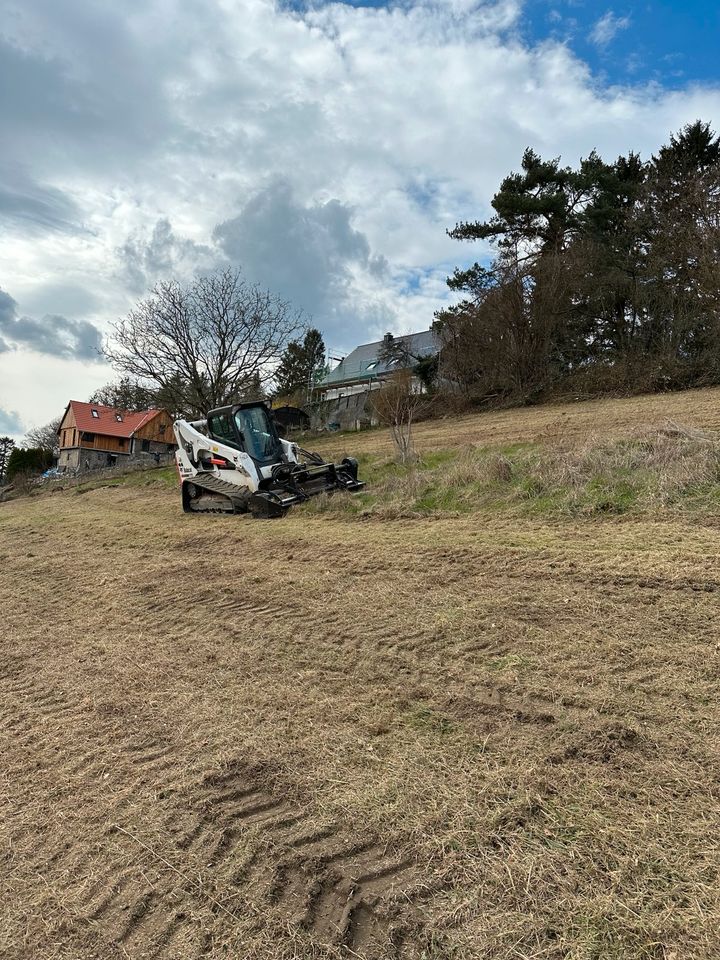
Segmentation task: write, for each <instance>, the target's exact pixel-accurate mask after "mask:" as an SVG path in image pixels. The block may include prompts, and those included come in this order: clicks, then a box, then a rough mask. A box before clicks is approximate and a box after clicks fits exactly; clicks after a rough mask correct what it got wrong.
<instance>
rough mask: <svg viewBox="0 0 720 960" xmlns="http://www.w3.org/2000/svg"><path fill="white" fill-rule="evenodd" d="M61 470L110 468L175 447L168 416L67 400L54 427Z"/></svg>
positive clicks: (163, 412)
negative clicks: (60, 420)
mask: <svg viewBox="0 0 720 960" xmlns="http://www.w3.org/2000/svg"><path fill="white" fill-rule="evenodd" d="M58 436H59V438H60V444H59V446H60V456H59V458H58V467H60V469H61V470H77V469H80V470H90V469H92V468H97V467H112V466H114V465H115V464H116V463H118V462H120V461H123V460H129V459H131V458H135V459H141V456H142V454H143V453H145V454H148V453H149V454H156V453H169V452H170V451H171V450H174V449H175V436H174V434H173V431H172V417H171V416H170V414H169V413H168V412H167V410H141V411H139V412H137V413H135V412H130V411H128V410H118V409H116V408H115V407H104V406H102V404H99V403H81V402H80V401H79V400H71V401H70V403H69V404H68V405H67V409H66V410H65V415H64V416H63V418H62V422H61V424H60V427H59V429H58Z"/></svg>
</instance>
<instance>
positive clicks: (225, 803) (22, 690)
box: [0, 665, 419, 960]
mask: <svg viewBox="0 0 720 960" xmlns="http://www.w3.org/2000/svg"><path fill="white" fill-rule="evenodd" d="M15 667H16V669H14V670H10V671H8V670H6V671H4V672H2V673H0V711H1V712H0V748H2V749H3V754H4V757H5V758H6V761H7V765H8V769H10V770H11V771H12V775H13V782H14V785H15V788H16V789H18V790H20V789H22V788H23V787H24V788H26V789H25V792H26V791H27V788H30V787H32V786H33V785H35V781H36V778H37V775H38V774H37V770H38V769H40V770H42V772H43V777H44V781H43V783H45V784H47V789H46V791H45V795H42V796H41V794H40V792H38V791H37V790H36V792H35V797H36V802H37V809H35V807H33V806H30V808H29V809H28V810H26V811H25V815H24V816H23V817H22V818H16V821H17V822H15V821H12V822H11V829H12V832H13V839H14V842H15V844H16V845H17V849H18V850H19V851H21V853H22V857H23V860H24V863H25V864H26V868H27V869H29V870H31V871H34V872H37V873H41V874H42V875H43V876H44V877H45V878H46V881H47V883H48V884H53V883H55V884H56V885H57V886H58V888H59V889H62V890H63V891H64V892H65V893H66V898H67V902H68V903H69V904H70V905H71V910H72V914H73V916H74V917H75V921H76V923H77V924H78V925H79V927H80V928H82V929H86V930H88V931H91V932H92V935H93V936H94V937H96V938H99V940H100V941H101V942H102V943H103V944H105V946H106V948H107V951H108V956H110V955H115V954H116V953H117V955H118V956H123V957H130V958H134V957H138V958H140V957H152V958H155V960H180V958H184V957H188V958H190V957H197V958H200V957H204V956H206V955H208V954H209V953H210V952H211V951H212V947H211V946H210V945H209V941H208V939H207V936H206V934H207V930H208V928H209V929H211V930H212V932H213V938H215V939H218V940H219V939H222V938H223V937H227V936H231V935H232V932H233V929H234V926H235V922H236V921H238V922H239V918H240V916H241V915H247V912H248V910H249V911H250V913H252V914H254V915H255V916H256V917H257V919H258V922H259V923H272V924H275V925H278V926H279V927H280V928H282V927H283V926H287V925H288V924H289V925H290V926H292V927H293V928H294V929H296V930H297V931H298V933H299V935H301V936H305V937H306V938H307V941H308V943H309V944H315V945H316V946H317V947H336V948H348V949H349V950H350V951H353V952H354V953H355V954H357V955H359V956H361V957H367V958H374V957H378V958H379V957H384V956H387V950H388V949H389V945H390V943H391V939H392V933H393V929H394V925H396V923H397V922H398V919H399V918H400V917H401V915H402V914H403V912H404V911H405V912H406V911H407V909H408V903H409V900H410V899H412V898H411V895H410V891H411V890H412V888H413V887H414V886H415V885H416V884H417V881H418V879H419V871H418V868H417V867H416V865H415V864H414V862H412V861H411V860H408V859H403V858H402V857H400V856H399V855H398V854H396V853H395V852H393V851H392V850H391V849H388V848H386V847H385V846H384V845H382V844H381V843H379V842H378V841H377V840H376V839H375V838H367V837H364V836H361V835H360V836H359V835H358V834H357V833H355V832H354V831H353V830H352V829H350V828H349V827H348V826H347V825H345V824H342V823H335V822H325V823H319V824H318V822H317V820H315V819H314V818H313V811H312V810H305V809H303V808H302V806H301V805H300V804H299V803H298V801H297V800H296V799H295V798H294V797H289V796H286V795H284V794H283V791H281V790H279V789H278V787H277V785H276V784H275V783H274V782H270V779H269V778H268V777H267V776H266V771H264V769H263V768H262V767H257V766H252V765H250V764H248V763H245V762H242V761H239V762H237V763H236V764H234V765H232V764H231V765H230V766H229V767H228V769H226V770H225V772H223V773H221V774H218V773H217V772H207V767H206V772H205V773H203V772H202V769H201V767H202V763H201V761H200V760H195V761H194V766H195V773H194V774H193V776H192V777H191V779H190V783H191V786H190V787H188V786H187V784H188V764H187V763H186V762H184V761H185V758H184V756H183V751H182V749H181V748H180V747H178V745H177V744H176V743H173V742H172V740H170V739H169V738H168V737H167V736H163V737H157V736H155V735H154V734H153V733H152V731H151V729H150V728H149V727H148V729H144V730H143V729H141V730H138V729H131V730H125V729H123V727H122V726H121V725H119V723H118V720H117V718H114V717H113V716H112V715H110V716H108V715H107V714H104V713H103V712H102V711H98V710H97V709H95V706H94V704H93V701H92V700H91V699H90V698H86V699H79V698H77V697H75V698H73V697H72V696H70V695H68V694H66V693H64V692H63V691H62V690H60V689H57V688H54V687H52V686H45V685H43V683H42V680H41V679H40V678H39V677H35V676H28V673H27V672H26V671H25V670H24V669H22V668H20V669H19V670H18V669H17V667H18V665H15ZM18 673H19V674H20V675H19V676H18ZM206 763H207V760H205V764H206ZM151 788H152V789H151ZM54 796H63V797H67V796H74V797H75V798H76V802H75V810H74V814H73V816H70V817H68V819H67V822H65V823H63V824H62V825H59V824H58V825H55V824H53V823H50V824H49V825H48V823H47V820H46V819H43V814H44V813H45V806H46V804H47V803H48V802H51V798H52V797H54ZM158 813H162V818H161V828H158V826H157V824H158V821H157V817H158ZM33 818H34V819H33ZM153 818H154V820H153ZM146 824H148V825H149V826H148V825H146ZM198 875H202V877H203V879H202V883H200V882H198V881H197V880H195V879H194V877H195V876H198ZM399 893H402V894H403V896H402V897H398V894H399ZM198 917H200V918H201V920H202V922H200V921H199V920H198ZM309 949H310V948H309Z"/></svg>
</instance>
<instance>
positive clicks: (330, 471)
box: [173, 402, 365, 517]
mask: <svg viewBox="0 0 720 960" xmlns="http://www.w3.org/2000/svg"><path fill="white" fill-rule="evenodd" d="M173 429H174V431H175V437H176V440H177V444H178V449H177V453H176V454H175V457H176V460H177V468H178V473H179V475H180V486H181V489H182V505H183V510H184V511H185V512H186V513H195V512H200V511H203V512H205V511H210V512H215V513H245V512H247V511H248V510H249V511H250V512H251V513H252V514H253V516H256V517H282V516H283V515H284V514H285V513H286V512H287V510H288V509H289V508H290V507H291V506H293V505H294V504H296V503H304V502H305V501H306V500H309V499H310V497H312V496H315V494H318V493H325V492H331V491H333V490H350V491H354V490H362V488H363V487H364V486H365V484H364V483H361V482H360V481H359V480H358V478H357V460H354V459H353V458H352V457H347V458H346V459H344V460H343V461H342V462H341V463H326V462H325V461H324V460H323V459H322V457H320V456H319V455H318V454H316V453H308V452H307V451H306V450H302V449H301V448H300V447H299V446H298V445H297V444H296V443H291V442H290V441H288V440H285V439H282V438H281V437H280V436H279V435H278V432H277V427H276V425H275V422H274V421H273V419H272V416H271V414H270V411H269V410H268V408H267V406H266V405H265V404H264V403H258V402H255V403H236V404H234V405H233V406H229V407H219V408H218V409H217V410H211V411H210V413H208V415H207V419H205V420H195V421H193V422H192V423H189V422H188V421H186V420H177V421H176V422H175V424H174V427H173Z"/></svg>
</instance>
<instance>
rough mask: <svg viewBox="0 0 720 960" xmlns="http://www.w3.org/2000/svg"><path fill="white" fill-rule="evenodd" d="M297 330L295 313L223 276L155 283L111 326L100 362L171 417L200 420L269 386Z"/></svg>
mask: <svg viewBox="0 0 720 960" xmlns="http://www.w3.org/2000/svg"><path fill="white" fill-rule="evenodd" d="M302 329H303V323H302V316H301V313H300V312H299V311H295V310H293V309H292V308H291V307H290V305H289V304H288V303H287V302H285V301H284V300H281V299H280V298H279V297H277V296H275V295H274V294H272V293H270V292H269V291H266V290H262V289H261V288H260V287H258V286H255V285H252V284H249V283H247V282H246V281H245V280H243V278H242V275H241V273H240V271H239V270H235V269H230V268H228V269H226V270H223V271H220V272H218V273H214V274H212V275H210V276H207V277H200V278H198V279H197V280H194V281H193V282H192V283H190V284H188V285H186V286H183V285H181V284H180V283H177V282H175V281H168V282H164V283H159V284H158V285H157V286H156V287H155V289H154V290H153V292H152V294H151V296H150V297H148V298H147V299H145V300H142V301H140V303H139V304H138V305H137V306H136V307H135V309H134V310H132V311H131V313H130V314H129V315H128V316H127V317H126V318H125V319H124V320H121V321H119V322H118V323H117V324H115V325H114V327H113V334H112V336H111V338H110V340H109V342H108V343H107V344H106V345H105V349H104V354H105V356H106V357H107V359H108V360H109V361H110V363H111V364H112V365H113V366H114V367H115V369H116V370H118V371H119V372H120V373H121V374H124V375H126V376H129V377H132V378H134V379H136V380H139V381H141V382H143V383H146V384H148V385H150V386H153V387H155V388H160V389H161V390H163V391H164V393H165V395H166V396H167V397H168V404H171V405H172V407H173V408H174V409H176V410H178V411H183V412H184V413H185V414H187V415H191V416H202V415H204V414H205V413H207V411H208V410H211V409H212V408H213V407H218V406H222V405H223V404H226V403H230V402H232V401H233V400H235V399H239V398H241V397H242V396H243V395H244V394H245V393H247V392H248V390H255V389H256V388H257V386H258V385H260V386H262V384H263V383H265V382H267V381H268V380H270V378H271V377H272V374H273V370H274V367H275V365H276V363H277V361H278V360H279V358H280V356H281V354H282V352H283V350H284V348H285V346H286V344H287V343H288V341H289V340H291V339H292V338H293V337H295V336H296V335H297V334H298V333H299V332H300V331H301V330H302Z"/></svg>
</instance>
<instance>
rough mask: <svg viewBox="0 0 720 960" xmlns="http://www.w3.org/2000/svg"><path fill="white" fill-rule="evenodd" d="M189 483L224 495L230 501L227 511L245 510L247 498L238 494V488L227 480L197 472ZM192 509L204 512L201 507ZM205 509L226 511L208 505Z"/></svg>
mask: <svg viewBox="0 0 720 960" xmlns="http://www.w3.org/2000/svg"><path fill="white" fill-rule="evenodd" d="M190 483H193V484H195V486H196V487H202V489H203V490H208V491H210V493H215V494H219V495H220V496H221V497H226V498H227V499H228V500H229V501H230V505H229V508H228V509H227V512H243V511H245V510H247V498H246V497H242V496H238V488H237V486H236V485H235V484H234V483H228V482H227V480H221V479H220V478H219V477H214V476H213V475H212V474H197V475H196V476H194V477H193V478H192V480H191V481H190ZM194 509H197V510H198V512H201V511H202V512H204V511H203V508H202V507H199V508H194ZM205 509H206V510H209V511H213V510H217V511H218V512H221V513H224V512H226V510H224V509H222V508H213V507H209V508H205Z"/></svg>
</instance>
